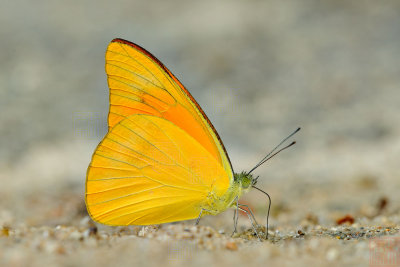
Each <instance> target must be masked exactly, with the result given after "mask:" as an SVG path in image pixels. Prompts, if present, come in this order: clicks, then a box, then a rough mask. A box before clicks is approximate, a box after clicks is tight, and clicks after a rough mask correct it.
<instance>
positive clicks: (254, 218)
mask: <svg viewBox="0 0 400 267" xmlns="http://www.w3.org/2000/svg"><path fill="white" fill-rule="evenodd" d="M239 206H242V207H246V208H247V209H248V210H249V212H250V214H251V217H253V220H254V222H255V224H256V225H257V227H258V226H260V225H259V224H258V222H257V221H256V217H254V214H253V212H252V211H251V209H250V207H249V206H247V205H244V204H239ZM267 239H268V219H267Z"/></svg>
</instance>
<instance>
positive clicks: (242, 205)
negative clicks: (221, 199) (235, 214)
mask: <svg viewBox="0 0 400 267" xmlns="http://www.w3.org/2000/svg"><path fill="white" fill-rule="evenodd" d="M239 206H240V207H246V208H247V209H248V210H249V212H250V215H251V217H252V218H253V221H254V223H255V224H256V225H257V226H259V224H258V222H257V220H256V217H254V214H253V212H252V211H251V209H250V208H249V206H248V205H245V204H239Z"/></svg>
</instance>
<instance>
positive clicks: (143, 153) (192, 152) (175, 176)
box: [85, 39, 268, 233]
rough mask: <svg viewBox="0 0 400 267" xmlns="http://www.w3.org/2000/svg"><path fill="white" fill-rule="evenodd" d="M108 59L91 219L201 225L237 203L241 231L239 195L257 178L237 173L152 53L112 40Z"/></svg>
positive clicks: (90, 181)
mask: <svg viewBox="0 0 400 267" xmlns="http://www.w3.org/2000/svg"><path fill="white" fill-rule="evenodd" d="M105 57H106V66H105V69H106V73H107V77H108V86H109V88H110V95H109V101H110V106H109V114H108V133H107V134H106V135H105V137H104V139H103V140H102V141H101V142H100V143H99V145H98V146H97V148H96V150H95V152H94V154H93V156H92V160H91V162H90V165H89V167H88V170H87V177H86V194H85V201H86V206H87V210H88V213H89V214H90V216H91V218H92V219H93V220H94V221H97V222H99V223H102V224H107V225H115V226H116V225H152V224H162V223H169V222H176V221H182V220H191V219H197V223H198V221H199V219H200V218H201V217H202V216H204V215H216V214H219V213H221V212H223V211H225V210H226V209H228V208H231V207H232V208H236V209H235V216H234V222H235V230H236V224H237V216H238V215H237V214H238V213H237V210H238V209H240V210H245V209H244V207H243V206H242V205H240V204H239V203H238V200H239V198H240V197H241V196H242V194H244V193H245V192H247V191H249V190H250V189H251V188H255V186H254V185H255V184H256V182H257V177H254V176H253V175H252V174H251V172H247V173H246V172H242V173H234V171H233V168H232V164H231V161H230V159H229V157H228V154H227V152H226V149H225V147H224V145H223V143H222V140H221V138H220V137H219V135H218V133H217V131H216V130H215V128H214V126H213V125H212V124H211V122H210V120H209V119H208V118H207V116H206V114H205V113H204V111H203V110H202V109H201V107H200V106H199V104H198V103H197V102H196V100H195V99H194V98H193V96H192V95H191V94H190V93H189V91H188V90H187V89H186V88H185V87H184V86H183V85H182V83H181V82H180V81H179V80H178V79H177V78H176V77H175V76H174V75H173V74H172V73H171V72H170V71H169V70H168V69H167V68H166V67H165V66H164V65H163V64H162V63H161V62H160V61H159V60H158V59H157V58H156V57H155V56H153V55H152V54H150V53H149V52H148V51H146V50H145V49H144V48H142V47H140V46H139V45H137V44H134V43H131V42H129V41H126V40H123V39H114V40H112V41H111V43H110V44H109V46H108V48H107V52H106V55H105ZM265 159H266V158H264V160H265ZM262 163H263V162H262V161H261V162H260V163H259V164H260V165H261V164H262ZM257 189H258V188H257ZM259 190H260V189H259ZM260 191H261V190H260ZM245 212H247V211H246V210H245ZM250 212H251V211H250ZM249 218H250V219H254V224H256V222H255V218H254V216H253V214H252V213H251V216H250V214H249ZM267 233H268V232H267Z"/></svg>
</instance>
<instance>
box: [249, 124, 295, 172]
mask: <svg viewBox="0 0 400 267" xmlns="http://www.w3.org/2000/svg"><path fill="white" fill-rule="evenodd" d="M300 129H301V128H300V127H299V128H297V129H296V130H295V131H294V132H293V133H291V134H289V135H288V136H287V137H286V138H284V139H283V140H282V141H281V142H280V143H279V144H278V145H277V146H276V147H274V149H272V150H271V152H269V153H268V154H267V155H266V156H265V157H264V158H263V159H262V160H260V162H259V163H257V164H256V166H254V168H253V169H251V170H250V171H249V172H248V173H247V175H249V174H250V173H252V172H253V171H254V170H255V169H257V168H258V167H260V166H261V165H262V164H264V163H265V162H266V161H268V160H269V159H271V158H273V157H274V156H275V155H277V154H278V153H279V152H281V151H283V150H285V149H287V148H289V147H291V146H292V145H294V144H296V142H295V141H293V142H292V143H290V144H289V145H287V146H285V147H284V148H282V149H279V150H278V151H277V152H275V153H274V154H272V153H273V152H274V151H275V150H277V149H278V148H279V147H280V146H281V145H282V144H283V143H285V142H286V141H287V140H288V139H289V138H290V137H292V136H293V135H295V134H296V133H297V132H298V131H300ZM271 154H272V155H271Z"/></svg>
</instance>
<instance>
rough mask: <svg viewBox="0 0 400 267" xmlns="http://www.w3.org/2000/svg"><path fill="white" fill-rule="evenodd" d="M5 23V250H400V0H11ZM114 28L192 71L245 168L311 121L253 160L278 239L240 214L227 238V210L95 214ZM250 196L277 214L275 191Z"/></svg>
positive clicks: (0, 133)
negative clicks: (122, 217) (172, 217)
mask: <svg viewBox="0 0 400 267" xmlns="http://www.w3.org/2000/svg"><path fill="white" fill-rule="evenodd" d="M0 22H1V23H0V37H1V40H2V42H1V44H0V46H1V49H2V53H0V59H1V61H0V62H1V63H0V70H1V71H0V114H1V115H0V125H1V127H0V147H1V149H0V181H1V186H0V265H2V266H44V265H45V264H47V265H48V266H110V265H113V266H159V265H161V264H162V265H165V266H174V265H183V264H184V265H186V266H204V265H209V266H216V265H218V266H224V265H226V266H239V265H240V266H243V265H245V264H246V265H257V266H260V265H261V266H266V265H271V266H274V265H279V266H280V265H282V266H285V265H286V266H310V265H324V266H326V265H327V266H329V265H332V266H337V265H340V266H367V265H371V266H383V263H387V262H388V260H389V259H390V257H391V258H393V259H394V263H395V264H397V265H394V266H399V265H400V255H399V252H398V251H399V247H400V244H399V243H400V234H399V227H400V205H399V203H400V202H399V200H400V194H398V191H399V188H400V171H399V158H400V138H399V136H400V123H399V122H400V88H399V84H400V75H399V73H400V64H399V59H400V58H399V55H400V32H399V31H400V27H399V25H400V3H399V2H398V1H394V0H393V1H384V2H382V1H338V0H329V1H316V0H315V1H311V0H301V1H295V0H293V1H280V0H267V1H228V0H226V1H218V2H217V3H215V2H214V1H197V2H188V1H178V0H173V1H168V2H167V1H152V2H148V1H124V0H118V1H113V2H112V3H111V2H109V1H81V2H79V3H78V2H76V3H75V2H68V1H64V2H62V3H57V2H54V1H49V0H48V1H46V0H40V1H6V2H5V3H3V4H2V8H1V9H0ZM115 37H121V38H125V39H128V40H130V41H133V42H136V43H138V44H140V45H142V46H143V47H145V48H146V49H148V50H149V51H151V52H152V53H153V54H154V55H156V56H157V57H158V58H159V59H160V60H161V61H162V62H164V63H165V64H166V65H167V66H168V67H169V68H170V69H171V70H172V71H173V72H174V73H175V74H176V76H177V77H178V78H179V79H180V80H181V81H182V82H183V84H185V85H186V87H187V88H188V89H189V90H190V91H191V92H192V94H193V95H194V97H195V98H196V99H197V100H198V102H199V103H200V105H201V106H202V107H203V109H204V110H205V112H206V113H207V115H208V116H209V118H210V120H211V121H212V122H213V124H214V126H215V127H216V129H217V130H218V132H219V134H220V136H221V137H222V139H223V141H224V143H225V146H226V147H227V150H228V152H229V155H230V158H231V161H232V163H233V166H234V168H235V171H241V170H249V169H250V168H251V167H253V166H254V165H255V163H256V162H257V161H258V160H260V159H261V158H262V157H263V155H265V153H267V152H268V151H269V150H270V149H271V148H272V147H274V145H275V144H277V143H278V142H279V141H280V140H281V139H282V138H283V137H284V136H286V135H287V134H288V133H290V132H291V131H292V130H294V129H295V128H296V127H298V126H301V127H302V131H301V132H300V133H298V134H297V135H296V137H295V138H294V139H296V140H297V142H298V143H297V144H296V146H294V147H293V148H291V149H290V150H288V151H285V152H283V153H282V154H280V155H279V156H278V157H276V158H274V159H273V160H271V161H270V162H269V163H267V164H265V165H264V166H263V167H261V168H260V169H258V170H257V171H256V175H260V179H259V180H260V184H259V187H260V188H263V189H264V190H266V191H267V192H268V193H269V194H270V195H271V197H272V210H271V217H270V232H269V237H270V239H269V240H264V241H263V242H259V241H258V240H257V238H256V237H255V236H254V235H252V232H251V231H252V229H251V225H250V222H249V220H248V219H247V217H246V216H244V215H241V216H240V218H239V233H238V234H237V235H234V236H233V237H231V231H232V229H233V225H232V216H233V211H227V212H225V213H223V214H220V215H218V216H208V217H205V218H203V219H202V220H201V222H200V225H199V226H197V227H196V226H194V222H192V221H190V222H183V223H177V224H167V225H161V226H154V227H139V226H131V227H106V226H102V225H95V224H93V223H91V221H90V220H89V218H88V217H87V213H86V209H85V205H84V201H83V199H84V196H83V192H84V182H85V172H86V168H87V165H88V163H89V161H90V157H91V154H92V153H93V150H94V148H95V147H96V145H97V144H98V142H99V141H100V140H101V138H102V137H103V135H104V133H105V131H106V125H105V121H106V114H107V112H108V106H107V105H108V92H107V84H106V78H105V74H104V52H105V49H106V46H107V44H108V42H109V41H110V40H111V39H113V38H115ZM242 202H244V203H246V204H248V205H250V206H251V207H252V209H253V211H254V212H255V216H256V218H257V220H258V221H259V223H260V224H261V225H265V223H266V213H267V209H266V207H267V202H266V198H265V197H264V196H262V195H261V194H260V193H259V192H257V191H255V190H254V191H252V192H250V193H249V194H247V195H246V196H244V197H243V199H242ZM346 216H347V217H346ZM344 218H347V220H344V223H343V224H340V225H339V223H340V220H341V219H344ZM260 231H261V232H260V235H261V236H263V235H264V234H265V232H262V231H265V229H263V228H262V229H261V228H260ZM396 251H397V252H396ZM396 253H397V254H396ZM382 255H383V256H386V258H383V259H385V260H386V261H380V262H379V261H378V260H379V259H382V257H383V256H382Z"/></svg>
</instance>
